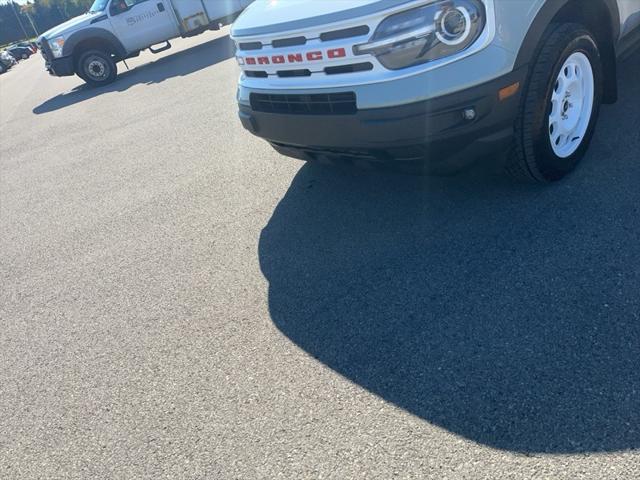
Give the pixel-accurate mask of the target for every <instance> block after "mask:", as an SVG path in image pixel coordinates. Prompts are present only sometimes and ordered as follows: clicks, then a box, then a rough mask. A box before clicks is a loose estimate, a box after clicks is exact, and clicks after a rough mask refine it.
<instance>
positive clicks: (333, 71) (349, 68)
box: [324, 62, 373, 75]
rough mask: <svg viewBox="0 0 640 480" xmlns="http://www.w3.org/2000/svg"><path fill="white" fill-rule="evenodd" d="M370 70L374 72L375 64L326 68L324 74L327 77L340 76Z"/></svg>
mask: <svg viewBox="0 0 640 480" xmlns="http://www.w3.org/2000/svg"><path fill="white" fill-rule="evenodd" d="M369 70H373V64H372V63H371V62H364V63H352V64H350V65H340V66H338V67H326V68H325V69H324V73H326V74H327V75H338V74H342V73H356V72H368V71H369Z"/></svg>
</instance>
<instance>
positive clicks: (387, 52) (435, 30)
mask: <svg viewBox="0 0 640 480" xmlns="http://www.w3.org/2000/svg"><path fill="white" fill-rule="evenodd" d="M486 23H487V16H486V10H485V7H484V4H483V3H482V2H481V1H480V0H440V1H437V2H434V3H431V4H429V5H425V6H423V7H419V8H414V9H411V10H407V11H406V12H402V13H398V14H395V15H392V16H390V17H388V18H386V19H385V20H383V21H382V23H380V25H379V26H378V28H377V30H376V32H375V34H374V35H373V37H372V39H371V40H370V41H369V42H368V43H365V44H363V45H357V46H356V47H355V53H356V54H368V53H370V54H373V55H375V56H376V57H377V59H378V60H379V61H380V63H381V64H382V65H383V66H384V67H385V68H388V69H390V70H399V69H402V68H407V67H412V66H414V65H420V64H423V63H427V62H431V61H434V60H438V59H440V58H444V57H448V56H450V55H454V54H456V53H458V52H461V51H463V50H465V49H466V48H468V47H469V46H470V45H471V44H473V43H474V42H475V41H476V40H477V39H478V37H480V34H481V33H482V31H483V30H484V27H485V25H486Z"/></svg>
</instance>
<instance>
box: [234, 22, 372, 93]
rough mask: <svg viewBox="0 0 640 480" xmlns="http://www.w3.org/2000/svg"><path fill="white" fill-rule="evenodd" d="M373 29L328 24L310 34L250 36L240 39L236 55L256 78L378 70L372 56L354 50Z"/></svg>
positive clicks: (293, 81)
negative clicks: (356, 52) (360, 54)
mask: <svg viewBox="0 0 640 480" xmlns="http://www.w3.org/2000/svg"><path fill="white" fill-rule="evenodd" d="M371 30H372V28H371V27H370V26H369V25H357V26H355V27H349V28H338V27H337V26H334V27H333V28H327V27H326V26H325V27H324V28H322V27H320V28H318V29H315V30H311V31H309V32H308V34H307V35H300V34H299V33H297V32H291V33H289V34H287V33H280V34H277V35H269V36H265V37H264V38H251V37H246V38H245V39H244V41H242V40H241V39H239V40H236V45H237V47H238V50H237V53H236V56H237V60H238V63H239V64H240V66H241V68H242V70H243V72H245V73H246V76H247V77H249V78H252V79H264V78H269V79H271V80H273V79H274V78H281V79H283V80H285V79H286V81H288V83H289V84H296V83H298V82H302V81H303V78H304V77H313V76H320V75H327V76H333V77H337V76H340V75H342V74H356V75H357V74H358V73H364V72H367V71H371V70H375V69H376V66H378V68H380V67H379V65H378V64H377V62H375V61H372V57H371V56H370V55H368V56H364V55H363V56H359V55H356V54H355V53H354V49H353V47H354V45H357V44H360V43H363V42H366V41H367V40H368V38H369V34H370V32H371ZM254 83H256V84H258V83H259V80H258V81H254ZM283 83H284V82H283Z"/></svg>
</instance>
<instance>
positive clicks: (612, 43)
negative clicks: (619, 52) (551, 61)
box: [515, 0, 620, 103]
mask: <svg viewBox="0 0 640 480" xmlns="http://www.w3.org/2000/svg"><path fill="white" fill-rule="evenodd" d="M562 21H567V22H576V23H582V24H584V25H585V26H586V27H587V28H589V30H590V31H591V32H592V33H593V34H594V36H595V37H596V40H597V42H598V45H599V47H600V51H601V55H602V61H603V71H604V72H605V86H604V87H605V90H604V97H603V101H604V103H615V102H616V100H617V98H618V74H617V66H616V43H617V39H618V38H619V37H620V11H619V9H618V3H617V1H616V0H590V1H589V2H584V1H583V0H547V1H546V2H545V3H544V5H543V6H542V8H541V9H540V11H539V12H538V14H537V16H536V18H535V19H534V21H533V22H532V24H531V26H530V28H529V31H528V32H527V35H526V36H525V39H524V41H523V43H522V46H521V47H520V50H519V52H518V56H517V58H516V66H515V68H516V69H517V68H520V67H523V66H525V65H527V64H528V63H530V62H531V59H532V58H535V57H537V54H538V50H539V48H540V45H541V43H542V40H543V39H544V38H545V36H546V33H547V31H548V29H549V27H550V25H551V24H552V23H557V22H562Z"/></svg>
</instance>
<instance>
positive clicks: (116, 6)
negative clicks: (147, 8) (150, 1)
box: [110, 0, 147, 15]
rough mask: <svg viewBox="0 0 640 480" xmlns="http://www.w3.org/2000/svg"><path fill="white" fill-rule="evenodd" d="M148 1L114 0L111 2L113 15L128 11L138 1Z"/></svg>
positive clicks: (140, 1)
mask: <svg viewBox="0 0 640 480" xmlns="http://www.w3.org/2000/svg"><path fill="white" fill-rule="evenodd" d="M146 1H147V0H114V1H113V3H111V8H110V13H111V15H118V14H120V13H123V12H126V11H127V10H129V9H130V8H131V7H133V6H135V5H137V4H138V3H142V2H146Z"/></svg>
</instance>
